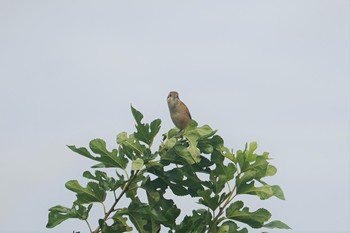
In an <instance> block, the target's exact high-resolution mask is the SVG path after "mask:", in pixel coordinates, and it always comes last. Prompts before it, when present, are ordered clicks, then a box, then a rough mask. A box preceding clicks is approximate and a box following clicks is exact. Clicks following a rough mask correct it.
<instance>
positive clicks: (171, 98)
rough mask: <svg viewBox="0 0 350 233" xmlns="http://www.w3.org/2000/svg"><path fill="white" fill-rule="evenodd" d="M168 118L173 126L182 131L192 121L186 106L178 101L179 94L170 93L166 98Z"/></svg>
mask: <svg viewBox="0 0 350 233" xmlns="http://www.w3.org/2000/svg"><path fill="white" fill-rule="evenodd" d="M167 101H168V107H169V111H170V117H171V120H172V121H173V123H174V125H175V126H176V127H177V128H178V129H180V131H181V130H184V129H185V128H186V127H187V126H188V125H189V124H190V121H191V119H192V117H191V114H190V111H189V110H188V108H187V106H186V105H185V104H184V103H183V102H182V101H181V100H180V98H179V93H177V92H176V91H171V92H170V93H169V95H168V98H167Z"/></svg>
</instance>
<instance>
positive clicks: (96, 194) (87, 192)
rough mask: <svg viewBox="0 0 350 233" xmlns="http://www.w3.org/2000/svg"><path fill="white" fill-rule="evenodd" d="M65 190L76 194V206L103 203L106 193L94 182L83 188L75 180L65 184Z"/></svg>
mask: <svg viewBox="0 0 350 233" xmlns="http://www.w3.org/2000/svg"><path fill="white" fill-rule="evenodd" d="M66 188H67V189H69V190H71V191H73V192H75V193H77V194H76V196H77V200H76V201H75V203H76V204H84V203H91V202H103V201H104V200H105V198H106V192H105V191H104V190H103V189H101V188H100V187H99V185H98V184H97V183H95V182H89V183H88V184H87V187H86V188H84V187H82V186H81V185H80V184H79V182H78V181H77V180H70V181H68V182H67V183H66Z"/></svg>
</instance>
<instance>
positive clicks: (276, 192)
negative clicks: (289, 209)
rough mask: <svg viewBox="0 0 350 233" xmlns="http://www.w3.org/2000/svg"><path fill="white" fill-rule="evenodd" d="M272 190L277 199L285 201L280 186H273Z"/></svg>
mask: <svg viewBox="0 0 350 233" xmlns="http://www.w3.org/2000/svg"><path fill="white" fill-rule="evenodd" d="M271 188H272V192H273V195H274V196H275V197H277V198H279V199H281V200H285V198H284V194H283V191H282V189H281V187H280V186H278V185H272V186H271Z"/></svg>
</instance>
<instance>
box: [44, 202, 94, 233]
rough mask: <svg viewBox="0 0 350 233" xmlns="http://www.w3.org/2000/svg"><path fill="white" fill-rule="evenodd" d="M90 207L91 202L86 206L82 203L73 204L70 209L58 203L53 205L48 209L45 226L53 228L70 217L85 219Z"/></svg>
mask: <svg viewBox="0 0 350 233" xmlns="http://www.w3.org/2000/svg"><path fill="white" fill-rule="evenodd" d="M91 207H92V204H90V205H89V206H88V207H85V206H82V205H73V207H72V208H70V209H69V208H67V207H64V206H60V205H57V206H54V207H52V208H50V209H49V211H50V212H49V216H48V223H47V225H46V227H47V228H53V227H55V226H57V225H59V224H60V223H62V222H63V221H65V220H67V219H70V218H78V219H80V220H86V219H87V218H88V217H89V212H90V210H91Z"/></svg>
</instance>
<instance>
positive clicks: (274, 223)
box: [264, 220, 292, 229]
mask: <svg viewBox="0 0 350 233" xmlns="http://www.w3.org/2000/svg"><path fill="white" fill-rule="evenodd" d="M264 227H266V228H270V229H274V228H278V229H292V228H290V227H289V226H288V225H287V224H285V223H284V222H281V221H279V220H275V221H271V222H269V223H267V224H265V225H264Z"/></svg>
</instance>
